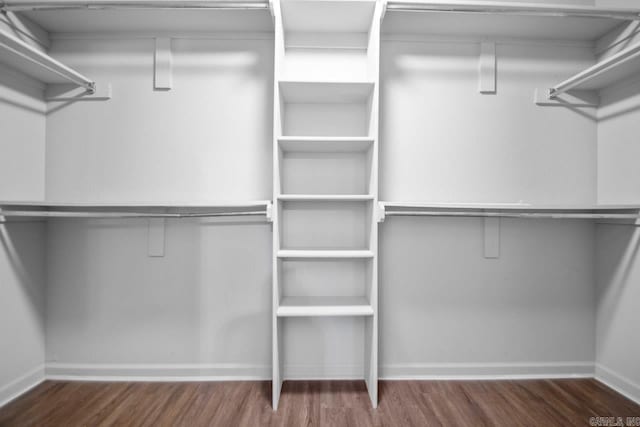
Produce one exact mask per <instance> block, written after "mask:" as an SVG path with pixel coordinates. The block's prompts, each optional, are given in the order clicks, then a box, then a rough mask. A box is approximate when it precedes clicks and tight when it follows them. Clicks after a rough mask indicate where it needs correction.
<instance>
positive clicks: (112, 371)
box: [45, 362, 595, 381]
mask: <svg viewBox="0 0 640 427" xmlns="http://www.w3.org/2000/svg"><path fill="white" fill-rule="evenodd" d="M363 372H364V369H363V367H362V366H357V365H344V366H343V365H340V366H316V365H288V366H285V368H284V377H285V379H289V380H296V379H309V380H314V379H360V378H363ZM45 374H46V378H47V379H51V380H65V381H251V380H254V381H258V380H270V379H271V366H270V365H252V364H235V363H217V364H81V363H47V365H46V369H45ZM594 375H595V364H594V363H591V362H557V363H432V364H431V363H430V364H425V363H415V364H410V363H407V364H389V365H382V366H381V367H380V379H383V380H456V379H460V380H499V379H531V378H593V377H594Z"/></svg>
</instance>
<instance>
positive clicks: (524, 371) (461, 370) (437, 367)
mask: <svg viewBox="0 0 640 427" xmlns="http://www.w3.org/2000/svg"><path fill="white" fill-rule="evenodd" d="M594 375H595V364H594V363H592V362H549V363H404V364H392V365H383V366H381V367H380V379H385V380H505V379H538V378H593V377H594Z"/></svg>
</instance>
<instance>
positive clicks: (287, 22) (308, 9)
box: [280, 0, 376, 33]
mask: <svg viewBox="0 0 640 427" xmlns="http://www.w3.org/2000/svg"><path fill="white" fill-rule="evenodd" d="M375 5H376V2H375V1H374V0H304V1H300V0H283V1H282V2H281V4H280V7H281V10H282V22H283V25H284V30H285V32H290V31H301V32H316V33H326V32H343V33H345V32H354V33H368V32H369V28H370V27H371V23H372V20H373V12H374V9H375Z"/></svg>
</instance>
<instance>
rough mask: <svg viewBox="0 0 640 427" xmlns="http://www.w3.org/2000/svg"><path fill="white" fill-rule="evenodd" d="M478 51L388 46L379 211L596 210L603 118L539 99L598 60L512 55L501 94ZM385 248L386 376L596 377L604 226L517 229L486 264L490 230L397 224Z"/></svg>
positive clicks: (464, 224)
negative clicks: (406, 204) (398, 204)
mask: <svg viewBox="0 0 640 427" xmlns="http://www.w3.org/2000/svg"><path fill="white" fill-rule="evenodd" d="M478 54H479V46H478V44H472V43H468V44H463V43H440V42H433V43H408V42H407V43H402V42H386V43H384V44H383V52H382V58H384V61H383V65H382V68H381V72H382V79H383V80H382V86H381V100H382V106H381V114H382V116H381V142H380V144H381V152H380V162H381V170H380V182H381V189H380V190H381V197H380V198H381V200H386V201H409V200H412V201H432V202H484V203H492V202H494V203H495V202H519V201H522V202H525V203H534V204H536V203H538V204H554V203H556V204H567V203H576V204H580V203H582V204H589V203H593V202H595V199H596V192H595V185H596V174H595V169H596V123H595V120H594V118H593V115H594V114H595V111H587V112H586V114H583V113H580V112H576V111H571V110H568V109H558V108H548V107H546V108H545V107H538V106H536V105H534V103H533V92H534V89H535V88H536V87H540V88H544V87H549V86H551V84H552V83H553V82H554V81H556V80H558V81H559V80H561V79H562V76H567V75H570V74H572V73H574V72H577V71H579V70H580V69H581V68H583V67H586V66H588V65H590V64H591V63H592V62H593V53H592V52H591V50H590V49H589V48H587V47H575V46H566V45H565V46H562V45H557V46H554V45H553V44H552V45H550V46H549V45H548V46H542V45H533V44H531V45H519V44H499V45H498V47H497V58H498V59H497V64H498V65H497V66H498V77H497V88H498V91H497V94H496V95H481V94H479V93H478V90H477V87H478V71H477V70H478ZM380 245H381V246H380V248H381V249H380V263H381V264H380V271H381V273H380V274H381V279H380V286H381V289H380V292H381V295H380V304H381V312H380V325H381V326H380V328H381V343H380V349H381V355H380V358H381V369H382V372H381V375H382V376H393V377H396V376H399V377H402V376H412V375H414V376H415V375H418V376H432V375H469V374H472V375H473V374H476V375H482V374H488V375H492V374H536V373H546V374H554V373H557V374H566V373H583V374H584V373H589V372H593V360H594V358H595V352H594V349H595V342H594V341H595V340H594V334H593V330H594V327H595V315H594V308H593V307H594V304H595V299H594V298H595V297H594V289H595V281H594V277H593V262H594V250H595V242H594V226H593V224H591V223H589V222H580V221H577V222H571V221H569V222H558V221H527V220H524V221H516V220H503V221H502V227H501V235H500V245H501V249H500V252H501V256H500V258H499V259H485V258H484V257H483V223H482V221H481V220H475V219H459V220H445V219H429V218H418V219H416V218H413V219H412V218H398V217H390V218H388V219H387V220H385V223H384V224H383V225H382V226H381V238H380Z"/></svg>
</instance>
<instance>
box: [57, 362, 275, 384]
mask: <svg viewBox="0 0 640 427" xmlns="http://www.w3.org/2000/svg"><path fill="white" fill-rule="evenodd" d="M45 373H46V377H47V379H50V380H61V381H163V382H171V381H261V380H270V379H271V366H270V365H252V364H241V363H214V364H199V363H193V364H191V363H187V364H184V363H170V364H94V363H90V364H86V363H47V365H46V369H45Z"/></svg>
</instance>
